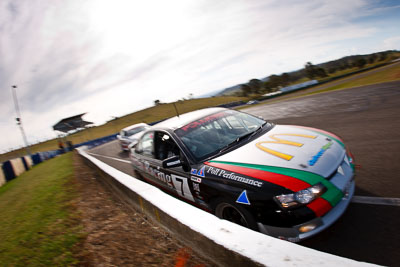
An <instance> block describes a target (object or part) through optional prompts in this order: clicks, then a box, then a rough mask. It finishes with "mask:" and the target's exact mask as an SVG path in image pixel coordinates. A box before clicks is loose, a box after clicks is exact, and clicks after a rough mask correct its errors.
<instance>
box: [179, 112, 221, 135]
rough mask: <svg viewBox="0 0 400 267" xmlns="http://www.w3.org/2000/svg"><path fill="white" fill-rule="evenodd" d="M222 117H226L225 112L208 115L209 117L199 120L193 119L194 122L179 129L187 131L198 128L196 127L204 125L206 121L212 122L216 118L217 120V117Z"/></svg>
mask: <svg viewBox="0 0 400 267" xmlns="http://www.w3.org/2000/svg"><path fill="white" fill-rule="evenodd" d="M221 117H224V113H223V112H220V113H216V114H213V115H210V116H207V117H205V118H202V119H200V120H197V121H193V122H191V123H189V124H187V125H185V126H183V127H182V128H180V129H179V130H182V131H185V132H187V131H191V130H193V129H196V128H198V127H200V126H202V125H203V124H206V123H208V122H211V121H215V120H217V119H219V118H221Z"/></svg>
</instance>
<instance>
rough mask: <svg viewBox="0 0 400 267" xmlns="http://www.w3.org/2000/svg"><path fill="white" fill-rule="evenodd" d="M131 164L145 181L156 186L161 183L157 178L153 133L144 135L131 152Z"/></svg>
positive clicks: (157, 167) (157, 166)
mask: <svg viewBox="0 0 400 267" xmlns="http://www.w3.org/2000/svg"><path fill="white" fill-rule="evenodd" d="M132 154H133V155H132V157H131V158H132V162H133V164H134V167H135V168H136V169H137V170H138V171H139V172H140V174H141V175H142V176H143V178H144V179H145V180H147V181H148V182H150V183H152V184H156V185H157V186H161V183H160V181H159V180H158V179H156V177H157V172H156V171H157V169H159V165H157V163H158V161H157V160H156V159H155V153H154V132H153V131H151V132H147V133H145V134H144V135H143V136H142V138H141V139H140V140H139V142H138V144H137V145H136V147H135V149H134V150H133V151H132Z"/></svg>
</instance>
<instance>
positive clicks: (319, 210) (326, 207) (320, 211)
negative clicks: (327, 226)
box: [307, 197, 332, 217]
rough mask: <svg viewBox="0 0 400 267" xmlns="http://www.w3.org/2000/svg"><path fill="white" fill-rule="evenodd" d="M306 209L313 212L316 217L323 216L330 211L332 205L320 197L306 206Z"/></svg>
mask: <svg viewBox="0 0 400 267" xmlns="http://www.w3.org/2000/svg"><path fill="white" fill-rule="evenodd" d="M307 207H308V208H310V209H311V210H312V211H314V213H315V215H316V216H317V217H322V216H324V215H325V214H326V213H327V212H328V211H330V210H331V209H332V205H331V204H330V203H329V202H328V201H327V200H325V199H323V198H321V197H319V198H317V199H316V200H314V201H313V202H311V203H310V204H308V205H307Z"/></svg>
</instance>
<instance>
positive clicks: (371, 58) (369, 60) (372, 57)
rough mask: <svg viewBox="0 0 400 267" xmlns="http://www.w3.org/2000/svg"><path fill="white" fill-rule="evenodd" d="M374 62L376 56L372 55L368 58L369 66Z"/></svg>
mask: <svg viewBox="0 0 400 267" xmlns="http://www.w3.org/2000/svg"><path fill="white" fill-rule="evenodd" d="M375 60H376V54H372V55H370V56H369V58H368V63H369V64H372V63H374V62H375Z"/></svg>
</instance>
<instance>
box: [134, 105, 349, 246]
mask: <svg viewBox="0 0 400 267" xmlns="http://www.w3.org/2000/svg"><path fill="white" fill-rule="evenodd" d="M130 159H131V162H132V165H133V168H134V171H135V174H136V177H137V178H140V179H143V180H145V181H147V182H149V183H151V184H153V185H155V186H157V187H159V188H160V189H162V190H164V191H165V192H168V193H170V194H172V195H174V196H176V197H178V198H180V199H182V200H185V201H187V202H189V203H191V204H193V205H195V206H197V207H199V208H202V209H203V210H206V211H208V212H211V213H213V214H215V215H216V216H217V217H219V218H222V219H225V220H228V221H231V222H234V223H237V224H239V225H242V226H245V227H248V228H250V229H253V230H256V231H260V232H262V233H265V234H267V235H271V236H274V237H277V238H280V239H285V240H289V241H292V242H298V241H300V240H302V239H305V238H308V237H311V236H313V235H315V234H317V233H319V232H321V231H322V230H324V229H326V228H327V227H328V226H330V225H332V224H333V223H334V222H335V221H336V220H337V219H338V218H339V217H340V216H341V215H342V214H343V213H344V212H345V210H346V208H347V206H348V205H349V203H350V201H351V198H352V196H353V193H354V188H355V182H354V178H353V177H354V162H353V156H352V155H351V153H350V152H349V150H348V149H346V147H345V145H344V143H343V141H342V140H341V139H340V138H339V137H338V136H336V135H334V134H332V133H329V132H326V131H323V130H319V129H314V128H308V127H302V126H289V125H274V124H273V123H269V122H267V121H265V120H263V119H261V118H258V117H255V116H252V115H249V114H246V113H243V112H239V111H235V110H230V109H224V108H208V109H203V110H197V111H193V112H189V113H186V114H183V115H180V116H177V117H173V118H170V119H168V120H165V121H163V122H161V123H159V124H156V125H154V126H153V127H152V128H151V129H149V130H147V131H146V132H145V133H144V134H143V135H142V137H141V138H140V140H139V141H138V143H137V144H136V145H135V146H134V147H132V149H131V152H130Z"/></svg>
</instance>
